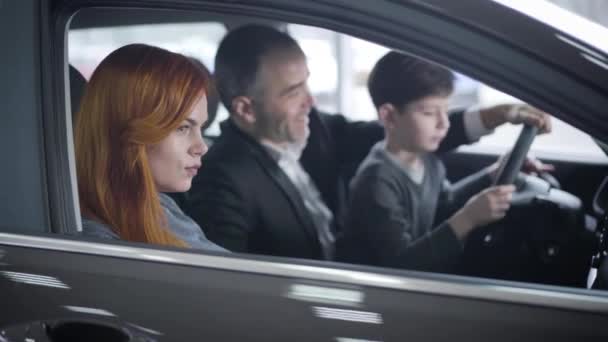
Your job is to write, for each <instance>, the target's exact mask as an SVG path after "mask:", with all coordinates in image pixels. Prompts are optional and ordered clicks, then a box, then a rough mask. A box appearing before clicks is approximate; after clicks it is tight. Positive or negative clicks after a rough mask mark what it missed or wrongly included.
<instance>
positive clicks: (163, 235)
mask: <svg viewBox="0 0 608 342" xmlns="http://www.w3.org/2000/svg"><path fill="white" fill-rule="evenodd" d="M208 86H209V76H208V75H207V74H206V73H205V72H204V71H202V70H201V69H200V68H198V67H196V66H195V65H194V64H193V63H192V62H191V61H190V60H189V59H188V58H187V57H185V56H183V55H180V54H176V53H172V52H169V51H167V50H163V49H160V48H157V47H152V46H148V45H143V44H132V45H127V46H123V47H121V48H119V49H117V50H116V51H114V52H112V53H111V54H110V55H108V56H107V57H106V58H105V59H104V60H103V61H102V62H101V63H100V64H99V66H98V67H97V69H96V70H95V72H94V73H93V75H92V76H91V80H90V82H89V84H88V85H87V88H86V90H85V93H84V95H83V98H82V103H81V106H80V111H79V112H78V114H77V117H76V127H75V148H76V171H77V174H78V192H79V196H80V209H81V213H82V216H83V217H85V218H88V219H91V220H95V221H98V222H101V223H104V224H106V225H108V226H109V227H111V229H113V230H114V232H115V233H116V234H118V235H119V236H120V237H121V238H122V239H124V240H127V241H137V242H148V243H155V244H162V245H173V246H185V245H186V244H185V242H184V241H182V240H180V239H178V238H177V237H176V236H175V235H174V234H173V233H172V232H171V231H170V230H169V229H168V227H167V222H166V218H165V216H164V213H163V211H162V208H161V205H160V201H159V197H158V190H157V188H156V185H155V183H154V178H153V177H152V172H151V169H150V167H149V164H148V157H147V153H146V146H149V145H152V144H156V143H159V142H160V141H161V140H163V139H164V138H165V137H167V136H168V135H169V134H170V133H171V132H173V131H174V130H175V129H177V127H178V126H179V125H180V124H181V123H182V122H183V121H184V120H185V119H186V118H187V117H188V115H189V113H190V112H191V110H192V108H193V107H194V105H195V104H196V103H197V102H198V101H199V100H200V98H201V97H202V96H205V93H206V91H207V89H208Z"/></svg>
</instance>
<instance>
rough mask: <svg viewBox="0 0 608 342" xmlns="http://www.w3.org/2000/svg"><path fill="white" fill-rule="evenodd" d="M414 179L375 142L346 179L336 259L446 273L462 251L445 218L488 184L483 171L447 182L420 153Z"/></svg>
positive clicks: (436, 163)
mask: <svg viewBox="0 0 608 342" xmlns="http://www.w3.org/2000/svg"><path fill="white" fill-rule="evenodd" d="M423 162H424V169H425V172H424V176H423V179H422V181H421V182H420V183H416V182H414V181H412V180H411V179H410V177H409V176H408V173H407V171H406V170H405V169H404V168H403V167H402V166H401V165H400V164H398V163H397V162H396V161H395V160H394V159H393V158H392V157H391V156H390V155H389V154H388V153H387V152H386V150H385V149H384V147H383V143H382V142H381V143H378V144H376V145H375V146H374V147H373V148H372V150H371V151H370V153H369V155H368V156H367V157H366V159H365V160H364V161H363V163H362V164H361V165H360V167H359V170H358V171H357V174H356V175H355V177H354V178H353V180H352V182H351V198H350V202H349V204H350V205H349V208H348V213H347V218H346V224H345V226H344V230H343V235H342V237H341V238H340V239H339V241H338V242H337V245H336V247H337V259H338V260H339V261H347V262H356V263H363V264H371V265H376V266H390V267H400V268H407V269H418V270H430V271H449V270H450V268H451V267H452V265H453V263H454V262H455V261H457V260H458V259H459V258H458V256H459V255H460V254H461V251H462V243H461V242H460V241H459V240H458V239H457V237H456V235H455V234H454V232H453V230H452V229H451V227H450V226H449V224H448V223H447V222H446V221H445V220H446V219H447V218H448V217H449V216H451V215H452V214H453V213H454V212H455V211H456V210H458V209H459V208H461V207H462V206H463V205H464V204H465V203H466V201H467V200H468V199H469V198H470V197H471V196H473V195H475V194H476V193H478V192H479V191H481V190H482V189H484V188H485V187H488V186H490V185H491V179H490V177H489V176H488V174H487V171H485V170H483V171H481V172H478V173H476V174H475V175H472V176H469V177H467V178H465V179H463V180H461V181H460V182H458V183H456V184H454V185H451V184H449V182H448V181H447V180H446V175H445V168H444V166H443V163H442V162H441V161H440V160H439V158H438V157H437V156H435V155H434V154H426V155H424V156H423Z"/></svg>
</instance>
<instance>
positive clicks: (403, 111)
mask: <svg viewBox="0 0 608 342" xmlns="http://www.w3.org/2000/svg"><path fill="white" fill-rule="evenodd" d="M448 99H449V97H448V96H437V95H432V96H427V97H424V98H422V99H420V100H416V101H413V102H410V103H409V104H407V105H405V106H404V107H403V108H395V110H394V112H393V113H392V115H391V120H390V121H391V122H390V123H389V124H388V125H386V128H387V134H390V135H391V139H392V140H393V141H394V142H396V143H397V144H398V145H399V147H400V148H402V149H404V150H406V151H409V152H416V153H420V152H434V151H436V150H437V148H438V147H439V143H441V141H442V140H443V138H445V135H446V134H447V132H448V128H449V127H450V121H449V120H448Z"/></svg>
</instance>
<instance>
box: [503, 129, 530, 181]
mask: <svg viewBox="0 0 608 342" xmlns="http://www.w3.org/2000/svg"><path fill="white" fill-rule="evenodd" d="M537 132H538V127H536V126H532V125H528V124H525V125H524V127H523V128H522V130H521V133H519V137H518V138H517V141H516V142H515V145H514V146H513V150H511V152H510V153H509V154H508V156H507V157H506V158H504V159H503V160H502V161H501V163H500V165H499V166H498V171H497V173H496V180H495V181H494V184H495V185H505V184H513V183H514V182H515V179H516V178H517V174H518V173H519V170H521V167H522V165H523V164H524V161H525V160H526V155H528V151H529V150H530V146H531V145H532V142H533V141H534V137H536V133H537Z"/></svg>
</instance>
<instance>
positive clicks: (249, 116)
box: [232, 96, 256, 125]
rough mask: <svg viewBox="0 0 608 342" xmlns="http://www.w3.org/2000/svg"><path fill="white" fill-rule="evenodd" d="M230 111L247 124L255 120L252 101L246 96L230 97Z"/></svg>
mask: <svg viewBox="0 0 608 342" xmlns="http://www.w3.org/2000/svg"><path fill="white" fill-rule="evenodd" d="M232 113H233V114H234V115H235V116H236V118H238V119H239V120H240V121H243V122H245V123H247V124H250V125H252V124H254V123H255V121H256V115H255V109H254V108H253V101H252V100H251V98H250V97H248V96H237V97H235V98H234V99H232Z"/></svg>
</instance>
